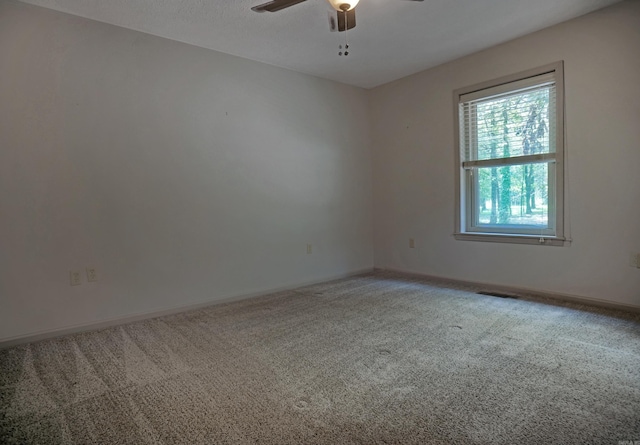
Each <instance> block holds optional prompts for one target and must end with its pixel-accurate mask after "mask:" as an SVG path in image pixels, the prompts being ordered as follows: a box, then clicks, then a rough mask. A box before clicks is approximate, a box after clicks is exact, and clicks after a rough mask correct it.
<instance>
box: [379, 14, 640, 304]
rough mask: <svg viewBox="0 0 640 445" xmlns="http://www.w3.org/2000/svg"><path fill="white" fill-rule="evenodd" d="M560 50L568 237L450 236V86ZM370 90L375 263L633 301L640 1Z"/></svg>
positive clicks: (639, 187) (639, 276)
mask: <svg viewBox="0 0 640 445" xmlns="http://www.w3.org/2000/svg"><path fill="white" fill-rule="evenodd" d="M425 44H428V42H425ZM558 60H564V61H565V87H566V129H567V131H566V140H567V149H568V164H569V165H568V168H569V172H568V177H567V182H568V186H569V197H568V198H569V202H568V206H567V214H568V217H569V218H570V220H569V222H570V225H569V230H570V236H571V237H572V238H573V243H572V244H571V245H570V246H569V247H549V246H529V245H513V244H499V243H482V242H471V241H456V240H454V239H453V236H452V233H453V229H454V168H455V167H454V150H455V147H454V146H453V144H454V142H453V140H454V129H453V90H455V89H457V88H460V87H465V86H468V85H473V84H476V83H479V82H482V81H485V80H490V79H494V78H498V77H501V76H504V75H508V74H512V73H516V72H519V71H524V70H527V69H530V68H535V67H538V66H542V65H545V64H547V63H551V62H555V61H558ZM371 100H372V113H373V117H372V125H373V141H374V143H373V149H374V155H373V156H374V161H373V162H374V220H375V223H374V240H375V265H376V266H377V267H383V268H393V269H398V270H404V271H412V272H418V273H423V274H428V275H434V276H441V277H448V278H455V279H461V280H467V281H476V282H485V283H493V284H500V285H504V286H513V287H520V288H531V289H536V290H541V291H547V292H554V293H563V294H569V295H575V296H579V297H587V298H597V299H601V300H608V301H611V302H617V303H625V304H632V305H636V306H640V269H635V268H631V267H630V266H629V257H630V253H631V252H640V106H639V104H640V2H634V1H627V2H623V3H619V4H617V5H615V6H613V7H610V8H607V9H604V10H601V11H598V12H595V13H592V14H589V15H586V16H583V17H580V18H578V19H575V20H572V21H570V22H566V23H564V24H561V25H558V26H554V27H552V28H548V29H545V30H543V31H540V32H537V33H535V34H531V35H529V36H525V37H523V38H520V39H517V40H514V41H511V42H508V43H506V44H504V45H501V46H498V47H494V48H492V49H489V50H487V51H483V52H481V53H477V54H474V55H471V56H468V57H465V58H462V59H459V60H456V61H454V62H451V63H448V64H445V65H442V66H440V67H437V68H434V69H431V70H429V71H425V72H422V73H419V74H417V75H414V76H411V77H408V78H405V79H402V80H399V81H397V82H394V83H391V84H388V85H385V86H382V87H379V88H377V89H375V90H374V91H373V92H372V97H371ZM411 237H413V238H415V239H416V248H415V249H409V248H408V239H409V238H411Z"/></svg>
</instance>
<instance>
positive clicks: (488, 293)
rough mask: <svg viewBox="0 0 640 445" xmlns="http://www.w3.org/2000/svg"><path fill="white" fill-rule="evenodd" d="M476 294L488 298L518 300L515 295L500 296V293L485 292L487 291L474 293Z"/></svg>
mask: <svg viewBox="0 0 640 445" xmlns="http://www.w3.org/2000/svg"><path fill="white" fill-rule="evenodd" d="M476 294H478V295H488V296H490V297H498V298H513V299H518V297H517V296H515V295H509V294H502V293H500V292H487V291H481V292H476Z"/></svg>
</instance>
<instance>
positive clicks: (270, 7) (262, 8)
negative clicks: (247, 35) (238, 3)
mask: <svg viewBox="0 0 640 445" xmlns="http://www.w3.org/2000/svg"><path fill="white" fill-rule="evenodd" d="M305 1H307V0H272V1H270V2H267V3H263V4H261V5H258V6H254V7H253V8H251V10H252V11H255V12H278V11H281V10H283V9H286V8H288V7H290V6H293V5H297V4H298V3H302V2H305ZM327 1H328V2H329V4H330V5H331V7H332V8H333V9H335V10H336V12H337V18H338V20H337V31H339V32H342V31H346V30H348V29H351V28H354V27H355V26H356V10H355V7H356V5H357V4H358V2H359V1H360V0H327ZM409 1H414V2H421V1H424V0H409Z"/></svg>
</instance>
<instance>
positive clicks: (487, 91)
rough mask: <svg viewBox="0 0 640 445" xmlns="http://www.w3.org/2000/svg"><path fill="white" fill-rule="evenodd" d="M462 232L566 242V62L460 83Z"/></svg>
mask: <svg viewBox="0 0 640 445" xmlns="http://www.w3.org/2000/svg"><path fill="white" fill-rule="evenodd" d="M454 100H455V105H456V107H457V113H456V117H457V128H456V133H457V134H456V136H457V140H458V144H457V150H456V151H457V154H458V156H457V160H456V163H457V167H456V171H457V172H458V176H457V180H456V185H457V195H458V205H457V206H456V207H457V213H456V230H455V236H456V238H457V239H465V240H477V241H501V242H518V243H531V244H548V245H562V244H563V243H564V231H563V203H564V199H563V198H564V195H563V181H564V178H563V173H564V167H563V165H564V163H563V155H564V125H563V123H564V106H563V65H562V62H558V63H555V64H552V65H549V66H545V67H542V68H539V69H536V70H532V71H528V72H526V73H520V74H517V75H514V76H509V77H506V78H502V79H498V80H495V81H492V82H487V83H484V84H481V85H475V86H472V87H467V88H463V89H460V90H457V91H456V92H455V93H454Z"/></svg>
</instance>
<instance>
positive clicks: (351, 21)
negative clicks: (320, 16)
mask: <svg viewBox="0 0 640 445" xmlns="http://www.w3.org/2000/svg"><path fill="white" fill-rule="evenodd" d="M336 14H338V31H339V32H342V31H344V30H345V14H346V16H347V17H346V18H347V20H346V23H347V25H349V26H348V27H347V28H346V29H351V28H355V27H356V10H355V9H352V10H351V11H347V12H346V13H344V12H342V11H337V12H336Z"/></svg>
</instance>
